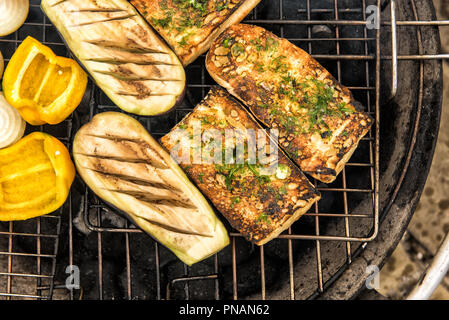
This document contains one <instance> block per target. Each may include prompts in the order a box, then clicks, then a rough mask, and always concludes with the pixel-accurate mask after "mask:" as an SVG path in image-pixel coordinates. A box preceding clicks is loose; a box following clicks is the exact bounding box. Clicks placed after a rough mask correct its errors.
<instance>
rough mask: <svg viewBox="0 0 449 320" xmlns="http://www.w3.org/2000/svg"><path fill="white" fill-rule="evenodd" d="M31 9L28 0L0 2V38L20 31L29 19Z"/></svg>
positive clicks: (3, 0)
mask: <svg viewBox="0 0 449 320" xmlns="http://www.w3.org/2000/svg"><path fill="white" fill-rule="evenodd" d="M29 9H30V3H29V1H28V0H2V1H0V37H3V36H7V35H8V34H11V33H13V32H15V31H16V30H17V29H19V28H20V27H21V26H22V25H23V23H24V22H25V20H26V18H27V17H28V11H29Z"/></svg>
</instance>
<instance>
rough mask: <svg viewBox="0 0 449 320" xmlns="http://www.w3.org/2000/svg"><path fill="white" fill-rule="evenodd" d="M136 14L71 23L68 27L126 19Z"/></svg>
mask: <svg viewBox="0 0 449 320" xmlns="http://www.w3.org/2000/svg"><path fill="white" fill-rule="evenodd" d="M135 16H136V14H127V15H125V16H122V17H116V18H107V19H103V20H97V21H89V22H84V23H78V24H72V25H70V26H68V27H69V28H75V27H84V26H90V25H92V24H96V23H102V22H109V21H120V20H126V19H129V18H132V17H135Z"/></svg>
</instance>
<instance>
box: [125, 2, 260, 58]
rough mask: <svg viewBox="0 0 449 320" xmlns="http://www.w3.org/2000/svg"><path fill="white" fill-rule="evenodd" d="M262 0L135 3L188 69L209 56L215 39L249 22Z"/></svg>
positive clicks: (133, 3)
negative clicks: (238, 25)
mask: <svg viewBox="0 0 449 320" xmlns="http://www.w3.org/2000/svg"><path fill="white" fill-rule="evenodd" d="M259 2H260V0H220V1H208V0H194V1H187V0H132V1H131V4H132V5H134V6H135V7H136V9H137V10H138V11H139V12H140V13H141V14H142V15H143V16H144V17H145V19H146V20H147V21H148V22H149V23H150V24H151V25H152V26H153V27H154V29H156V30H157V31H158V32H159V34H160V35H161V36H162V37H163V38H164V39H165V41H167V43H168V44H169V45H170V47H171V48H172V49H173V51H174V52H175V53H176V54H177V55H178V57H179V59H180V60H181V62H182V63H183V65H184V66H187V65H188V64H190V63H192V62H193V61H194V60H195V59H196V58H197V57H198V56H199V55H201V54H203V53H204V52H206V51H207V50H208V49H209V47H210V45H211V43H212V41H213V40H214V38H215V37H216V36H217V35H219V34H220V33H221V32H223V30H225V29H226V28H227V27H229V26H230V25H233V24H235V23H239V22H240V21H241V20H243V18H245V17H246V16H247V15H248V14H249V13H250V12H251V10H252V9H253V8H254V7H255V6H256V5H257V4H258V3H259Z"/></svg>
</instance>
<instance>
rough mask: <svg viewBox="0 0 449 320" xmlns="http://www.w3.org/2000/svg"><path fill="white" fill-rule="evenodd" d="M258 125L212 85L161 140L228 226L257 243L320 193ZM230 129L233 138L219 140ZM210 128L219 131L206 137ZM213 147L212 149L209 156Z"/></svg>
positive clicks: (276, 231)
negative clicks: (212, 135)
mask: <svg viewBox="0 0 449 320" xmlns="http://www.w3.org/2000/svg"><path fill="white" fill-rule="evenodd" d="M258 129H261V128H260V127H259V125H258V124H257V123H256V121H255V120H254V119H253V118H252V117H251V115H250V114H249V113H248V112H247V111H246V110H245V109H244V108H243V107H242V106H241V105H240V104H239V103H238V102H237V101H236V100H234V99H233V98H231V97H230V95H229V94H228V93H227V92H226V91H225V90H223V89H221V88H219V87H214V88H213V89H212V90H211V91H210V92H209V94H208V95H207V97H206V98H205V99H204V100H203V101H202V102H201V103H200V104H199V105H198V106H196V108H195V109H194V110H193V112H192V113H191V114H190V115H189V116H187V117H186V118H185V119H184V120H182V121H181V122H180V123H179V124H178V125H177V126H176V127H175V128H174V129H173V130H172V131H171V132H170V133H169V134H167V135H166V136H164V137H162V139H161V142H162V144H163V145H164V146H165V147H166V148H167V149H168V150H170V151H171V154H172V155H173V156H175V157H177V158H178V162H181V163H182V164H181V166H182V167H183V168H184V170H185V171H186V173H187V175H188V176H189V177H190V178H191V179H192V180H194V181H195V183H196V184H197V185H198V187H199V188H200V190H201V191H202V192H203V193H204V194H205V195H206V196H207V197H208V198H209V199H210V200H211V201H212V203H213V204H214V205H215V207H216V208H217V209H218V210H219V211H220V212H221V213H222V214H223V215H224V216H225V218H226V219H227V220H228V221H229V222H230V224H231V225H232V226H233V227H234V228H235V229H237V230H239V231H240V232H241V233H242V234H243V235H244V236H245V237H246V238H247V239H248V240H250V241H253V242H254V243H256V244H258V245H262V244H265V243H267V242H268V241H270V240H272V239H273V238H275V237H277V236H278V235H279V234H280V233H281V232H282V231H284V230H285V229H287V228H288V227H289V226H290V225H291V224H292V223H293V222H295V221H296V220H297V219H298V218H299V217H301V216H302V215H303V214H304V213H306V212H307V210H308V209H309V208H310V207H311V206H312V204H313V203H314V202H315V201H317V200H318V199H319V198H320V195H319V193H318V192H317V191H316V190H315V189H314V187H313V186H312V185H311V184H310V182H309V181H308V180H307V178H306V177H305V176H304V174H303V173H302V172H301V171H300V170H299V169H298V168H297V167H296V166H295V165H294V164H293V163H292V162H291V161H290V160H289V159H288V158H287V157H286V156H285V155H284V154H283V153H282V152H278V151H279V150H278V149H277V146H276V145H275V144H274V142H272V141H271V140H270V139H269V138H268V135H267V134H266V133H265V131H262V133H260V132H256V130H258ZM200 130H201V131H200ZM209 130H211V131H209ZM217 130H218V132H217ZM230 131H231V132H233V134H234V136H233V137H231V138H229V137H230V136H228V138H226V139H223V137H226V135H227V134H230ZM213 132H215V134H216V133H220V134H221V135H216V137H217V138H215V139H208V138H206V135H209V134H211V133H213ZM215 134H214V136H215ZM253 134H254V135H257V136H258V137H259V138H258V139H257V140H258V143H257V145H255V144H252V143H251V142H250V141H254V140H252V139H251V137H252V135H253ZM260 134H261V136H260ZM195 136H199V137H200V138H198V139H199V143H195ZM223 140H224V141H223ZM201 141H202V142H201ZM261 143H262V145H261ZM263 143H267V145H265V147H267V149H270V152H267V154H266V157H265V156H263V157H260V154H259V153H258V156H257V158H254V157H251V156H250V154H253V153H254V152H255V151H256V146H257V150H264V149H263V148H264V144H263ZM268 144H270V145H268ZM217 146H218V153H217V152H213V153H212V154H210V152H211V150H216V149H215V148H216V147H217ZM268 146H270V147H269V148H268ZM186 149H187V150H186ZM267 149H265V150H267ZM237 150H244V154H241V153H240V154H241V155H243V156H242V157H238V156H237V154H238V153H237ZM217 154H218V156H219V158H216V155H217ZM198 155H202V161H195V160H194V159H195V158H194V157H195V156H198ZM226 155H228V160H226ZM253 155H254V154H253ZM210 157H213V158H212V159H210ZM229 157H230V158H229ZM185 160H190V161H185ZM211 160H214V161H211ZM216 160H218V161H216Z"/></svg>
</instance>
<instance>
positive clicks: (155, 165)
mask: <svg viewBox="0 0 449 320" xmlns="http://www.w3.org/2000/svg"><path fill="white" fill-rule="evenodd" d="M78 154H79V155H81V156H85V157H89V158H96V159H102V160H115V161H119V162H126V163H143V164H148V165H151V166H153V167H155V168H157V169H168V167H160V166H159V167H158V165H157V164H155V163H154V162H153V161H151V159H131V158H128V159H127V158H120V157H113V156H102V155H97V154H87V153H78Z"/></svg>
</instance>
